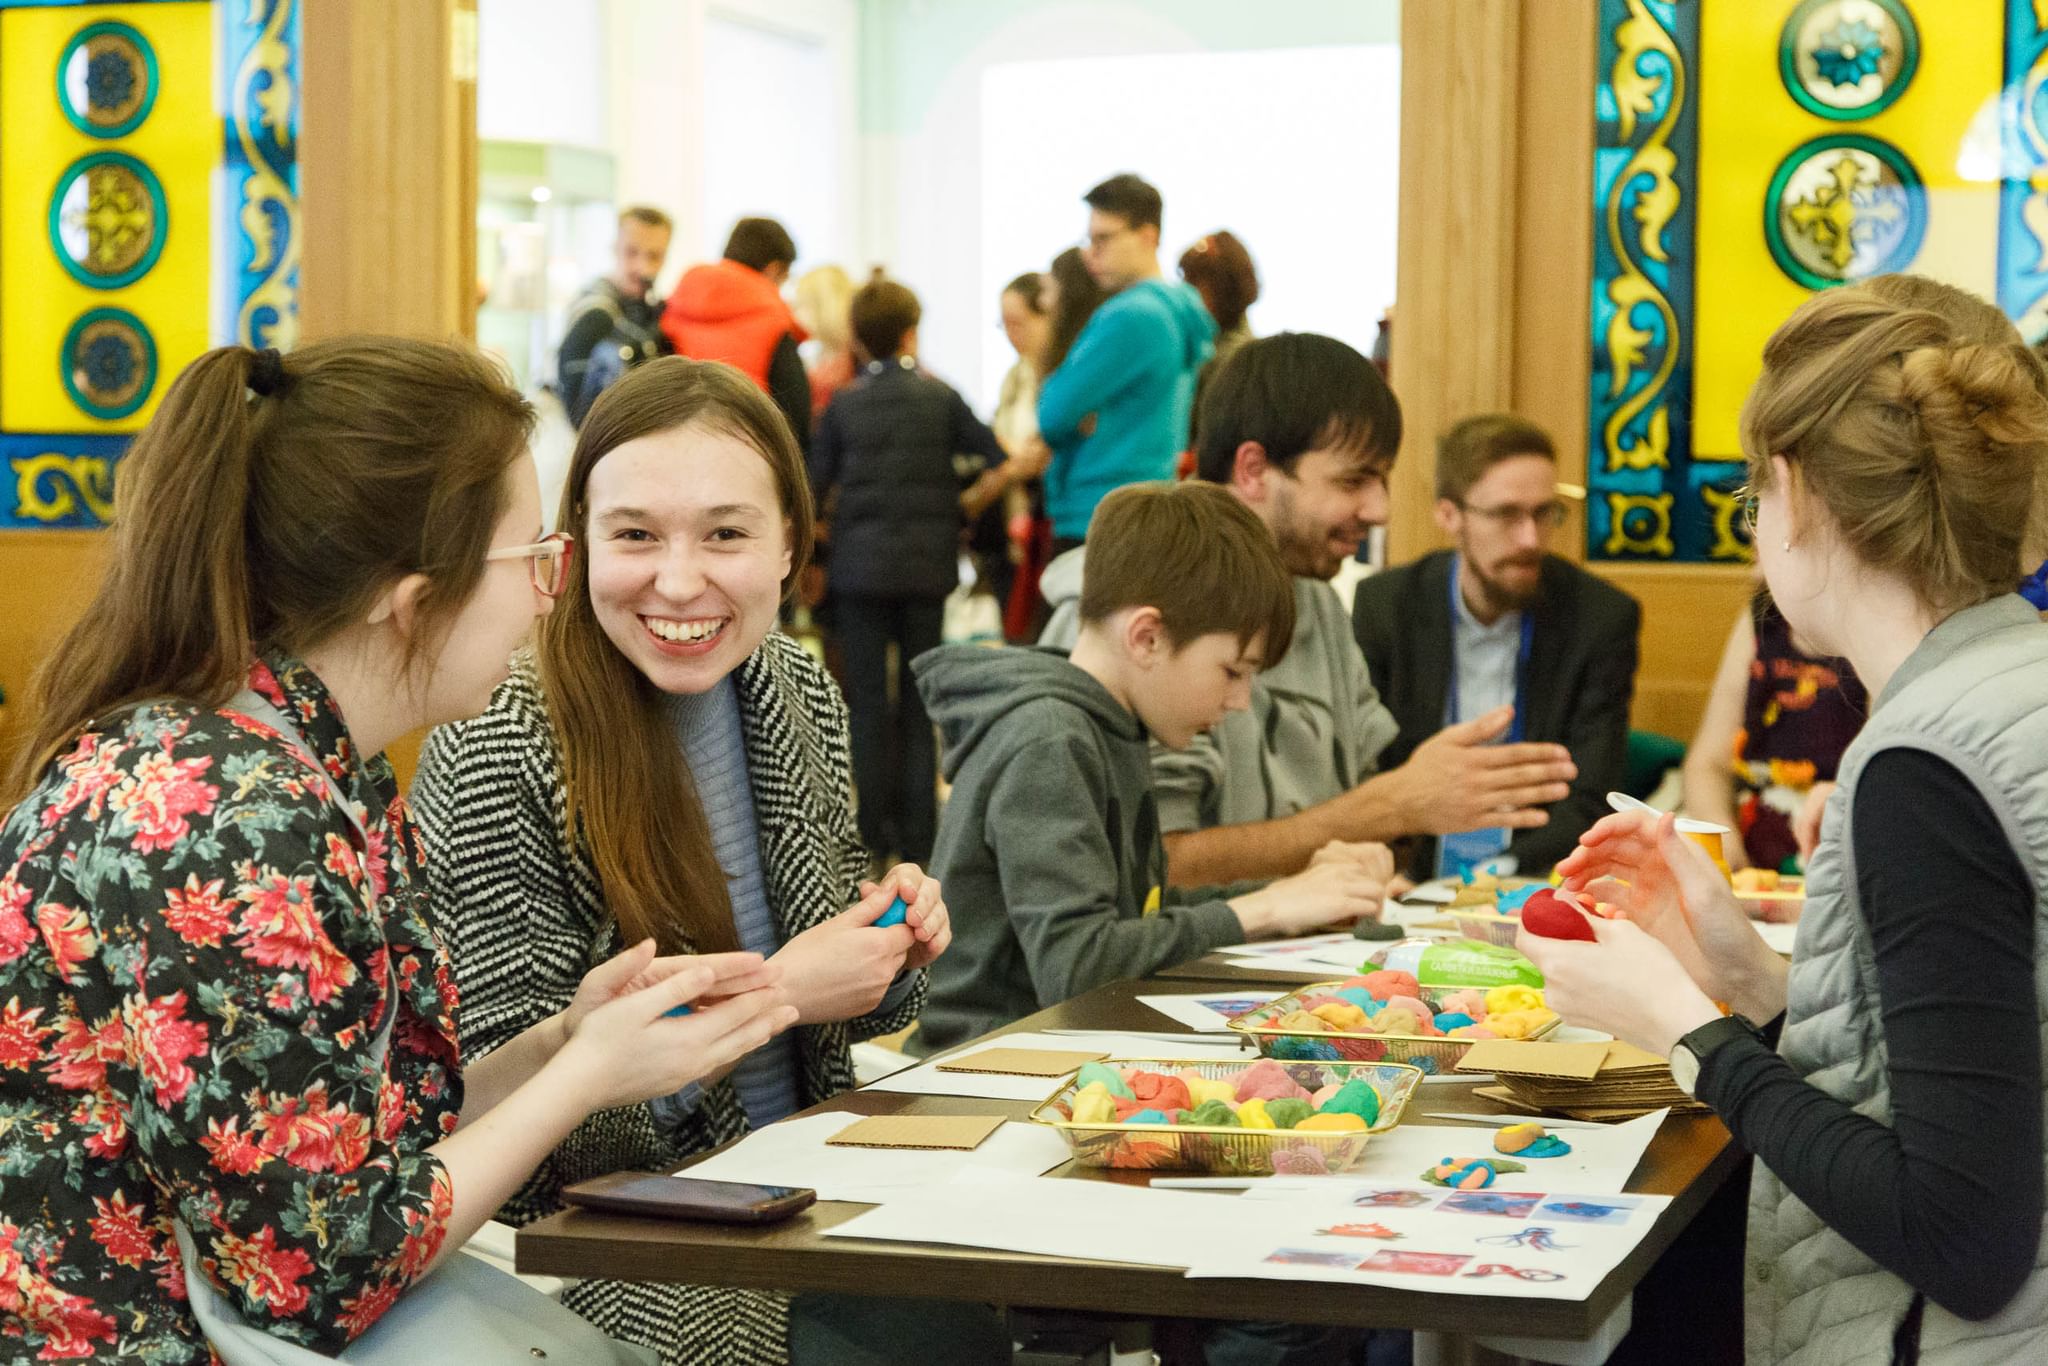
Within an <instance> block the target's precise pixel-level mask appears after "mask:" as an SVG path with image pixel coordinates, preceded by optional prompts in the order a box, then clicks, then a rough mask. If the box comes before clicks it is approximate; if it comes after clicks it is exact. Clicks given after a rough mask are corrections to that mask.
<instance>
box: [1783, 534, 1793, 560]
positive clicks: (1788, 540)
mask: <svg viewBox="0 0 2048 1366" xmlns="http://www.w3.org/2000/svg"><path fill="white" fill-rule="evenodd" d="M1784 545H1785V553H1786V554H1788V555H1789V554H1791V553H1792V538H1791V537H1790V536H1787V537H1786V538H1785V541H1784Z"/></svg>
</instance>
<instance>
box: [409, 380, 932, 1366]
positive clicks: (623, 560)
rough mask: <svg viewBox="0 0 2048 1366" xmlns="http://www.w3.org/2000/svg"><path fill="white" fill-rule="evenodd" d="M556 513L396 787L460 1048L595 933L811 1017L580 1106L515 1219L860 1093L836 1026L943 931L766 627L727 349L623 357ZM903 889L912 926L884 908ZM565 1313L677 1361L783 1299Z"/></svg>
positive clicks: (763, 496) (764, 420)
mask: <svg viewBox="0 0 2048 1366" xmlns="http://www.w3.org/2000/svg"><path fill="white" fill-rule="evenodd" d="M557 524H558V525H560V526H561V527H562V528H563V529H564V530H565V531H567V532H569V533H571V534H572V535H573V536H574V537H575V538H576V541H577V544H578V549H579V551H581V552H584V553H579V554H578V555H576V556H575V557H573V558H572V559H571V561H570V564H569V572H568V580H567V583H566V585H565V586H564V588H563V591H562V594H561V596H560V598H559V600H558V601H557V602H556V604H555V608H554V611H553V612H552V613H551V614H550V615H549V617H548V618H547V620H546V621H545V622H544V623H543V629H542V630H541V632H540V634H539V638H538V642H537V644H536V646H535V649H534V651H533V652H532V654H531V655H530V656H523V657H521V658H519V659H517V660H515V661H514V664H513V672H512V677H511V679H510V680H509V681H508V682H507V683H506V684H505V685H504V686H503V687H501V688H500V689H499V690H498V694H497V697H496V698H495V699H494V700H493V702H492V704H491V708H490V710H489V711H488V712H486V713H485V714H484V715H483V716H482V717H480V718H478V719H477V720H475V721H473V722H468V723H464V724H461V725H454V726H445V727H443V728H441V729H440V730H438V731H436V732H435V733H434V735H433V736H432V738H431V739H430V740H429V741H428V743H427V745H426V748H425V750H424V752H423V753H422V756H421V763H420V772H419V778H418V781H417V782H416V784H415V786H414V801H415V804H416V806H417V808H418V811H419V816H420V823H421V827H422V830H423V832H424V835H425V838H426V841H427V843H428V845H429V846H430V848H432V849H434V850H435V852H436V855H437V857H438V861H439V866H438V868H437V870H436V873H435V875H434V877H435V892H436V896H437V898H439V902H438V905H437V914H438V915H439V916H440V917H441V918H442V922H443V925H444V928H445V930H446V932H447V934H448V935H449V936H450V937H451V938H452V939H453V940H455V941H456V942H457V943H458V944H460V945H462V947H463V953H462V954H461V955H459V957H461V958H462V959H463V960H464V961H462V962H461V965H460V968H459V974H460V975H459V985H460V987H461V997H462V1018H461V1021H460V1024H461V1035H462V1043H463V1048H464V1050H465V1052H466V1053H467V1052H479V1053H489V1052H490V1051H492V1050H494V1049H496V1048H498V1047H500V1046H501V1045H502V1044H504V1043H505V1041H507V1040H508V1039H511V1038H512V1037H514V1036H515V1035H516V1034H517V1033H518V1032H519V1031H520V1030H521V1029H523V1028H525V1027H527V1025H528V1024H529V1023H530V1022H531V1021H532V1020H533V1019H536V1018H541V1017H544V1016H545V1015H546V1014H547V1013H548V1012H549V1011H551V1010H553V1009H555V1008H556V1006H554V1005H551V1004H549V1003H550V1002H555V1001H559V1000H561V999H564V998H566V995H567V994H568V993H570V992H572V991H573V990H574V986H575V983H576V982H577V980H578V979H579V978H580V977H581V976H582V974H583V973H584V972H586V971H587V970H588V965H589V964H590V963H591V962H592V961H594V960H595V959H598V958H601V957H603V956H604V955H605V954H606V953H607V952H609V950H608V948H607V945H609V944H611V943H613V942H619V943H627V944H630V943H636V942H638V941H639V940H640V939H641V938H642V937H652V938H653V939H654V940H655V941H656V942H657V943H658V944H660V945H662V946H664V949H665V951H681V952H702V951H705V950H709V949H718V948H723V949H734V948H740V947H742V946H745V947H746V948H748V949H751V950H753V951H755V952H759V953H762V954H765V955H769V956H771V957H772V958H773V959H774V960H775V962H776V963H778V964H780V965H781V967H782V971H783V981H784V983H785V986H786V987H787V990H788V995H789V999H790V1000H791V1001H792V1002H793V1003H795V1005H796V1006H797V1009H798V1011H799V1018H800V1022H801V1023H803V1024H804V1025H807V1026H809V1028H806V1029H802V1030H798V1031H792V1032H791V1033H790V1034H789V1035H786V1036H784V1037H783V1038H782V1039H781V1040H780V1041H779V1042H775V1043H772V1044H771V1045H770V1046H768V1047H764V1048H762V1049H760V1050H758V1051H756V1052H754V1053H753V1054H750V1055H749V1056H748V1057H746V1058H745V1059H743V1060H742V1061H741V1062H740V1064H739V1066H738V1067H737V1068H736V1069H735V1070H734V1072H733V1075H732V1076H731V1077H729V1078H727V1079H724V1080H721V1081H718V1082H717V1083H715V1084H708V1085H705V1086H702V1087H701V1088H700V1087H698V1086H694V1085H693V1086H688V1087H685V1088H683V1089H682V1090H681V1091H678V1092H676V1093H675V1094H673V1095H668V1096H663V1097H660V1098H658V1099H656V1100H654V1101H652V1102H650V1103H648V1104H644V1105H635V1106H627V1107H624V1108H620V1109H615V1110H612V1111H610V1112H608V1113H606V1114H604V1115H602V1116H598V1117H596V1118H594V1119H592V1120H591V1121H589V1122H588V1123H586V1124H584V1125H583V1126H582V1127H581V1128H579V1129H578V1130H577V1131H576V1132H575V1133H574V1134H572V1135H571V1136H570V1137H569V1138H568V1140H567V1141H566V1142H564V1143H563V1144H562V1145H561V1146H560V1147H559V1148H557V1149H556V1150H555V1153H554V1155H553V1156H552V1158H550V1160H549V1161H548V1163H547V1164H546V1165H545V1166H544V1167H543V1168H542V1170H541V1171H540V1173H539V1174H538V1175H537V1176H536V1177H535V1178H534V1180H533V1181H532V1182H530V1183H529V1184H528V1185H527V1186H526V1188H525V1189H524V1190H522V1191H521V1192H520V1193H519V1195H518V1196H516V1197H515V1198H514V1200H513V1202H512V1204H511V1205H510V1206H509V1207H508V1211H507V1213H506V1214H505V1215H504V1217H506V1218H508V1219H510V1220H511V1221H512V1222H514V1223H524V1222H528V1221H530V1220H532V1219H535V1218H538V1217H540V1216H541V1215H543V1214H546V1213H549V1212H551V1211H553V1210H555V1209H558V1208H560V1206H561V1189H562V1187H563V1186H565V1185H567V1184H570V1183H572V1182H575V1181H580V1180H583V1179H585V1178H588V1177H593V1176H602V1175H606V1174H608V1173H610V1172H614V1171H618V1170H621V1169H637V1170H646V1171H672V1170H674V1169H675V1168H676V1167H677V1166H678V1165H679V1164H680V1163H681V1162H682V1161H683V1160H684V1159H686V1158H688V1157H689V1156H690V1155H692V1154H693V1153H699V1152H703V1151H705V1150H707V1149H709V1148H713V1147H716V1146H718V1145H720V1144H723V1143H726V1142H729V1141H730V1140H732V1139H734V1138H737V1137H739V1136H740V1135H742V1134H744V1133H745V1132H747V1130H748V1129H749V1128H752V1127H758V1126H761V1125H765V1124H769V1123H772V1122H773V1121H775V1120H777V1119H780V1118H782V1117H784V1116H785V1115H789V1114H793V1113H794V1112H796V1111H797V1110H799V1109H802V1108H803V1107H805V1106H807V1105H812V1104H815V1103H816V1102H818V1101H820V1100H823V1099H825V1098H827V1097H828V1096H831V1095H833V1094H835V1093H837V1092H838V1091H841V1090H843V1089H845V1088H847V1087H849V1086H851V1085H852V1084H853V1064H852V1058H851V1054H850V1046H851V1043H852V1041H853V1040H855V1039H860V1038H868V1037H872V1036H874V1035H878V1034H886V1033H890V1032H893V1031H895V1030H899V1029H902V1028H904V1027H905V1026H906V1025H908V1024H909V1023H910V1021H911V1020H912V1019H913V1018H915V1016H916V1013H917V1010H918V1008H919V1006H920V1005H921V1004H922V1003H923V999H924V973H923V971H922V969H923V968H924V966H925V965H926V964H927V963H929V962H930V961H931V960H932V959H934V958H936V957H937V956H938V955H939V954H940V953H941V952H942V951H943V950H944V949H945V947H946V945H947V943H948V942H949V939H950V930H949V929H948V926H947V920H946V908H945V905H944V903H943V902H942V901H941V900H940V899H939V885H938V883H937V882H936V881H934V880H932V879H929V878H926V877H925V876H924V875H923V874H922V872H920V871H919V870H918V869H917V868H916V867H914V866H911V865H908V864H905V865H902V866H900V867H898V868H895V869H892V870H891V871H890V872H889V873H888V874H887V875H885V876H884V877H883V878H882V880H881V883H880V884H879V885H876V884H873V883H869V882H867V881H865V880H864V878H865V876H866V872H867V856H866V854H865V852H864V850H863V849H862V846H861V841H860V838H859V836H858V834H857V833H856V832H855V829H854V824H853V814H852V793H851V781H850V777H849V760H848V753H847V748H848V742H847V721H846V704H845V702H844V700H843V699H842V698H841V697H840V695H839V692H838V690H837V688H835V687H834V686H833V684H832V681H831V679H830V678H829V677H828V676H827V675H826V674H825V671H824V670H823V668H822V667H820V666H819V665H818V664H817V663H816V662H815V661H813V660H812V659H811V658H810V656H809V655H807V654H805V653H804V651H803V650H802V649H801V648H800V647H799V646H798V645H797V644H796V643H795V642H794V641H792V640H790V639H789V638H788V637H787V636H784V635H782V634H781V633H780V632H778V631H777V630H776V629H775V626H776V617H777V612H778V609H779V607H780V605H781V603H782V602H783V600H784V599H785V598H786V597H787V595H788V594H789V592H790V589H791V586H792V585H793V584H794V583H795V581H796V576H797V574H798V572H799V571H800V570H801V569H802V567H803V565H804V563H805V561H806V559H807V558H808V557H809V554H810V549H811V501H810V493H809V486H808V484H807V482H806V480H805V478H804V471H803V465H802V463H801V460H800V459H799V457H798V454H797V449H796V442H795V440H794V438H793V437H792V436H791V434H790V430H789V427H788V426H787V424H786V423H784V421H783V419H782V417H781V416H780V414H779V413H777V411H776V410H775V408H774V406H773V405H772V404H771V403H770V402H769V400H768V398H767V396H766V395H765V394H763V393H762V392H761V390H760V389H759V388H757V387H756V386H754V385H753V384H751V383H750V382H748V381H747V380H746V379H745V378H744V377H743V376H741V375H740V373H739V372H738V371H737V370H734V369H732V368H731V367H730V366H726V365H720V364H715V363H708V362H700V361H691V360H686V359H683V358H681V357H670V358H667V359H663V360H657V361H652V362H649V363H648V364H646V365H643V366H640V367H638V368H636V369H635V370H633V371H632V372H631V373H629V374H628V375H627V376H626V377H625V378H623V379H621V380H620V381H618V383H616V384H615V385H613V386H612V387H611V388H609V389H607V390H606V391H605V392H604V394H603V395H602V396H601V397H600V398H599V399H598V401H597V403H596V404H595V405H593V406H592V408H591V410H590V413H589V416H588V417H586V418H585V420H584V423H583V427H582V429H581V432H580V434H579V438H578V442H577V447H576V452H575V455H574V457H573V458H572V460H571V462H570V467H569V474H568V481H567V484H566V486H565V487H564V490H563V494H562V506H561V511H560V515H559V517H558V518H557ZM899 895H900V896H901V897H902V898H903V900H904V901H905V902H907V903H909V907H910V910H909V915H908V918H907V921H906V923H904V924H900V925H893V926H887V927H879V926H877V925H876V924H875V922H876V920H877V919H878V918H880V917H881V915H882V914H883V912H884V911H885V910H887V908H888V906H889V904H890V902H891V901H892V900H894V899H895V898H896V897H897V896H899ZM849 906H850V907H851V909H849ZM564 1302H565V1303H567V1304H569V1305H570V1306H571V1307H572V1308H575V1309H576V1310H578V1311H579V1312H580V1313H582V1314H584V1315H585V1316H587V1317H589V1318H591V1319H592V1320H594V1321H595V1322H597V1323H598V1324H600V1325H606V1324H609V1325H611V1329H610V1331H613V1332H616V1333H618V1334H619V1335H621V1336H624V1337H628V1338H633V1339H637V1340H639V1341H643V1342H645V1343H646V1344H647V1345H648V1346H651V1347H654V1348H656V1349H658V1350H659V1351H661V1352H662V1354H663V1356H664V1359H665V1360H667V1361H671V1362H692V1361H718V1362H752V1361H763V1362H765V1361H782V1360H785V1359H786V1351H787V1348H786V1345H785V1336H786V1329H785V1314H786V1312H787V1310H788V1306H787V1304H786V1302H785V1301H784V1300H783V1298H782V1297H780V1296H776V1295H769V1294H761V1293H755V1292H749V1291H736V1290H727V1289H714V1288H706V1287H693V1286H667V1285H641V1284H630V1285H629V1284H625V1283H621V1282H614V1281H583V1282H580V1283H578V1284H576V1285H574V1286H572V1287H571V1288H570V1289H569V1290H568V1291H567V1292H566V1293H565V1295H564Z"/></svg>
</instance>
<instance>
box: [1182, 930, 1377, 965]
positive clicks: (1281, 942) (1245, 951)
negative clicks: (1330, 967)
mask: <svg viewBox="0 0 2048 1366" xmlns="http://www.w3.org/2000/svg"><path fill="white" fill-rule="evenodd" d="M1358 942H1359V940H1358V938H1357V936H1355V935H1353V934H1352V933H1351V932H1350V931H1349V930H1341V931H1333V932H1331V933H1328V934H1305V935H1302V936H1300V937H1299V938H1295V939H1261V940H1258V941H1257V942H1255V943H1250V944H1225V945H1224V946H1223V947H1221V948H1219V949H1217V950H1216V952H1217V953H1220V954H1222V955H1223V956H1224V957H1225V958H1248V959H1257V960H1259V961H1262V962H1264V961H1275V962H1281V963H1284V962H1287V961H1288V960H1289V959H1294V958H1299V957H1301V956H1302V955H1303V954H1305V953H1313V952H1314V951H1315V950H1317V949H1319V948H1323V947H1325V946H1327V945H1331V944H1356V943H1358Z"/></svg>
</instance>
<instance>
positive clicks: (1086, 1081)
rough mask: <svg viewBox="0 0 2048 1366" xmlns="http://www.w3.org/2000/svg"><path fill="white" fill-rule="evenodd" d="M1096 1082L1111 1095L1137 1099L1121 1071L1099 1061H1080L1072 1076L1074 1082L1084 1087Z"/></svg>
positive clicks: (1124, 1098) (1125, 1098)
mask: <svg viewBox="0 0 2048 1366" xmlns="http://www.w3.org/2000/svg"><path fill="white" fill-rule="evenodd" d="M1098 1083H1099V1084H1100V1085H1102V1086H1103V1087H1104V1088H1105V1089H1107V1090H1108V1092H1109V1093H1110V1094H1111V1095H1112V1096H1117V1097H1119V1098H1121V1099H1123V1100H1136V1099H1137V1096H1136V1095H1135V1094H1133V1093H1132V1091H1131V1084H1130V1083H1129V1082H1127V1081H1125V1080H1124V1077H1123V1073H1121V1072H1119V1071H1117V1070H1116V1069H1115V1068H1114V1067H1104V1066H1103V1065H1102V1064H1101V1063H1099V1062H1084V1063H1082V1064H1081V1070H1080V1072H1079V1073H1077V1074H1076V1075H1075V1077H1074V1084H1075V1085H1077V1086H1081V1087H1084V1088H1085V1087H1088V1086H1093V1085H1096V1084H1098Z"/></svg>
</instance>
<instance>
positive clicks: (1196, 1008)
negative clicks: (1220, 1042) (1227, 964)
mask: <svg viewBox="0 0 2048 1366" xmlns="http://www.w3.org/2000/svg"><path fill="white" fill-rule="evenodd" d="M1284 994H1285V993H1283V992H1278V991H1264V990H1260V989H1258V988H1256V987H1254V988H1248V989H1246V990H1244V991H1205V992H1201V993H1198V994H1196V995H1192V996H1140V997H1139V998H1138V1002H1139V1004H1141V1005H1146V1006H1150V1007H1151V1008H1152V1009H1154V1010H1156V1011H1158V1012H1159V1013H1160V1014H1161V1015H1164V1016H1166V1017H1167V1018H1168V1019H1169V1020H1174V1021H1176V1022H1178V1023H1180V1024H1184V1025H1186V1026H1187V1027H1188V1028H1189V1029H1192V1030H1194V1031H1196V1032H1197V1033H1200V1034H1228V1033H1229V1032H1230V1017H1231V1016H1233V1015H1241V1014H1243V1013H1244V1012H1245V1011H1247V1010H1254V1009H1257V1008H1258V1007H1259V1006H1262V1005H1264V1004H1265V1003H1266V1002H1268V1001H1270V1000H1272V999H1273V998H1274V997H1276V996H1280V995H1284Z"/></svg>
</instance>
